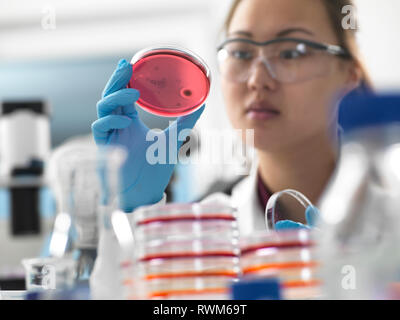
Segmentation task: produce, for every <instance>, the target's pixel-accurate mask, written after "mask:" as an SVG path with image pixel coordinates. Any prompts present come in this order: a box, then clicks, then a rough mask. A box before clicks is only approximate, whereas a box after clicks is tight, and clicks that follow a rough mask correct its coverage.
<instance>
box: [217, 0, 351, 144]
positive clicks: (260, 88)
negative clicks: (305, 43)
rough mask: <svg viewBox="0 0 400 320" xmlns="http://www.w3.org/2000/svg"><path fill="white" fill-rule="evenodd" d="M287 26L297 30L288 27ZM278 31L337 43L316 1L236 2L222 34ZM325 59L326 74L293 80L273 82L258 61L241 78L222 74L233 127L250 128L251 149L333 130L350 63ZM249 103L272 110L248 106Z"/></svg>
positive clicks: (257, 35) (265, 35) (259, 37)
mask: <svg viewBox="0 0 400 320" xmlns="http://www.w3.org/2000/svg"><path fill="white" fill-rule="evenodd" d="M293 29H301V30H294V31H290V30H293ZM286 31H287V32H286ZM283 32H284V36H285V37H291V38H301V39H308V40H313V41H316V42H322V43H329V44H337V42H338V40H337V37H336V34H335V32H334V30H333V28H332V26H331V24H330V20H329V19H328V14H327V12H326V9H325V7H324V5H323V3H322V1H321V0H279V1H278V0H242V1H241V3H240V4H239V5H238V7H237V8H236V11H235V13H234V16H233V18H232V21H231V24H230V26H229V30H228V35H229V38H232V37H235V38H248V39H253V40H255V41H258V42H264V41H267V40H271V39H274V38H277V36H278V35H279V34H281V35H282V33H283ZM327 61H328V62H329V63H331V64H332V71H331V72H329V73H327V74H325V75H322V76H321V75H319V76H318V77H314V78H311V79H308V80H306V81H301V82H295V83H281V82H279V81H277V80H275V79H274V78H272V77H271V75H270V74H269V72H268V71H267V69H266V67H265V66H264V65H263V64H261V63H260V64H258V66H257V67H256V68H255V69H254V70H253V72H252V73H251V75H250V76H249V78H248V80H247V81H246V82H241V83H237V82H232V81H230V80H228V79H225V78H223V79H222V89H223V95H224V99H225V105H226V108H227V112H228V116H229V118H230V120H231V122H232V124H233V126H234V127H235V128H236V129H254V143H255V147H256V148H257V149H260V150H265V151H280V150H285V149H292V148H295V147H296V145H297V146H298V145H301V144H302V143H307V141H309V140H310V139H312V138H313V137H320V136H321V135H325V136H327V135H328V134H330V133H331V132H333V130H335V129H336V113H337V112H336V105H337V97H338V93H343V92H344V91H345V90H346V88H347V90H348V89H349V87H350V86H351V85H353V86H354V83H355V82H356V81H357V79H355V75H354V74H355V71H354V68H355V66H354V64H353V63H351V62H349V61H345V60H343V59H339V58H337V57H335V56H332V57H329V58H328V60H327ZM335 99H336V101H335ZM253 103H254V104H255V105H257V106H258V107H259V108H266V109H268V108H270V109H271V108H272V109H274V110H275V112H270V113H268V112H265V110H264V111H254V110H251V109H250V110H249V109H248V108H249V107H250V106H251V105H252V104H253ZM254 104H253V106H254Z"/></svg>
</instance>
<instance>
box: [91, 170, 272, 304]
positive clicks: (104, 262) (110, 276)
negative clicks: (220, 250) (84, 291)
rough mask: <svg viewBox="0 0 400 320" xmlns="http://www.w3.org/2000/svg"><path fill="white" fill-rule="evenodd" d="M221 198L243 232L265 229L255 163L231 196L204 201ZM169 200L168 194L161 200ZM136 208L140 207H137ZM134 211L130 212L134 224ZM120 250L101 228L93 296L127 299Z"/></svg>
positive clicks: (209, 199) (214, 196) (109, 233)
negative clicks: (234, 215)
mask: <svg viewBox="0 0 400 320" xmlns="http://www.w3.org/2000/svg"><path fill="white" fill-rule="evenodd" d="M214 201H218V202H219V203H226V204H227V205H231V206H233V207H235V208H237V218H238V226H239V233H240V235H241V236H242V235H247V234H250V233H253V232H254V231H257V230H265V228H266V226H265V219H264V210H263V209H262V208H261V206H260V204H259V200H258V195H257V163H256V162H254V163H253V166H252V168H251V170H250V173H249V175H248V176H246V177H244V178H243V180H241V181H240V182H239V183H238V184H236V185H235V186H234V187H233V189H232V195H231V196H227V195H226V194H224V193H214V194H211V195H210V196H208V197H206V198H205V199H204V200H202V201H201V203H209V202H214ZM165 203H166V196H165V195H164V197H163V199H161V201H160V202H158V203H156V204H154V206H156V205H162V204H165ZM137 210H140V208H139V209H137ZM134 214H135V212H133V213H131V214H128V217H129V218H130V220H131V226H132V225H133V223H132V220H133V219H132V216H133V215H134ZM120 255H121V250H120V247H119V245H118V242H117V239H116V237H115V235H114V233H113V231H112V230H111V229H105V228H103V229H102V230H101V231H100V240H99V245H98V256H97V259H96V262H95V266H94V269H93V272H92V274H91V277H90V288H91V294H92V299H124V294H125V293H124V289H123V287H122V285H121V283H122V279H120V278H118V276H120V274H121V272H120V269H119V261H120Z"/></svg>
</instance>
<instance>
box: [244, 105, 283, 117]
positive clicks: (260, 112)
mask: <svg viewBox="0 0 400 320" xmlns="http://www.w3.org/2000/svg"><path fill="white" fill-rule="evenodd" d="M279 115H280V112H279V111H278V110H276V109H274V108H271V107H270V106H267V105H265V104H253V105H251V106H250V107H249V108H247V110H246V117H247V118H248V119H251V120H269V119H272V118H275V117H277V116H279Z"/></svg>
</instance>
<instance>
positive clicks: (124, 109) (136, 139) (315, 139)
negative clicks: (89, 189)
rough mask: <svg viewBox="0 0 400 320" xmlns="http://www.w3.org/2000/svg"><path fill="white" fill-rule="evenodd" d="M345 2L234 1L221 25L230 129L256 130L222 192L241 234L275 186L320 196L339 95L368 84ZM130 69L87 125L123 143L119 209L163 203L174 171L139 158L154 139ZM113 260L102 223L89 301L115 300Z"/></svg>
mask: <svg viewBox="0 0 400 320" xmlns="http://www.w3.org/2000/svg"><path fill="white" fill-rule="evenodd" d="M351 4H352V3H351V1H350V0H301V1H299V0H279V1H276V0H235V1H234V2H233V5H232V8H231V10H230V12H229V15H228V17H227V20H226V23H225V33H226V40H225V41H224V42H223V43H222V44H221V45H220V47H219V52H218V56H219V59H220V71H221V75H222V90H223V95H224V99H225V105H226V109H227V113H228V116H229V119H230V121H231V122H232V124H233V126H234V128H236V129H254V144H255V148H256V151H257V161H256V163H255V164H254V168H253V170H252V172H251V174H250V175H249V176H248V177H246V178H245V179H244V180H242V181H241V182H240V183H239V184H237V185H236V186H235V187H234V188H233V190H232V196H231V197H230V198H229V201H232V204H233V205H235V206H236V207H237V208H238V214H239V215H238V221H239V229H240V233H241V234H248V233H251V232H253V231H254V230H257V229H265V221H264V210H265V205H266V202H267V201H268V198H269V196H270V195H271V194H272V193H274V192H277V191H281V190H284V189H287V188H290V189H295V190H297V191H300V192H302V193H303V194H304V195H306V196H307V197H308V198H309V199H310V200H311V201H312V202H313V203H318V200H319V198H320V196H321V194H322V193H323V190H324V188H325V187H326V185H327V183H328V181H329V179H330V177H331V175H332V173H333V171H334V170H335V166H336V163H337V159H338V153H339V125H338V119H337V118H338V115H337V114H338V110H337V109H338V104H339V101H340V99H341V98H342V97H343V96H344V95H346V94H347V93H349V92H350V91H352V90H354V89H356V88H357V87H358V86H360V85H361V84H362V83H364V84H365V85H367V86H368V84H369V81H368V77H367V74H366V73H365V71H364V69H363V67H362V64H361V61H360V58H359V54H358V53H357V46H356V39H355V30H353V29H345V28H343V27H342V20H343V18H344V15H343V14H342V8H343V7H344V6H346V5H351ZM131 76H132V67H131V65H130V64H129V63H127V62H126V61H124V60H122V61H121V62H120V63H119V65H118V68H117V70H116V71H115V72H114V74H113V75H112V76H111V78H110V80H109V82H108V83H107V85H106V88H105V89H104V92H103V98H102V99H101V100H100V101H99V102H98V104H97V111H98V117H99V119H98V120H97V121H95V122H94V123H93V125H92V131H93V135H94V138H95V141H96V143H97V144H99V145H100V144H111V145H113V144H118V145H123V146H124V147H126V148H127V150H128V158H127V161H126V163H125V165H124V167H123V169H122V174H123V177H122V180H123V181H122V185H123V187H122V190H121V194H120V196H121V198H120V201H121V206H122V209H123V210H124V211H125V212H132V211H133V210H135V209H137V208H138V207H140V206H143V205H151V204H156V203H164V202H165V201H166V199H165V196H164V190H165V188H166V187H167V185H168V183H169V180H170V178H171V175H172V172H173V170H174V165H173V164H156V165H150V164H149V163H148V162H147V161H146V150H147V148H148V146H149V144H150V143H152V142H149V141H146V134H147V132H148V130H149V129H148V128H147V127H146V126H145V125H144V124H143V123H142V122H141V120H140V119H139V117H138V114H137V111H136V110H135V107H134V103H135V101H137V100H138V98H139V92H138V91H136V90H134V89H126V86H127V84H128V82H129V80H130V78H131ZM203 109H204V106H203V107H202V108H200V109H199V110H197V111H196V112H195V113H193V114H190V115H187V116H183V117H180V118H178V119H177V120H176V121H175V122H174V123H173V124H172V125H171V126H170V127H169V128H167V129H166V130H165V133H166V134H167V136H168V133H169V130H171V128H174V129H177V130H178V132H179V131H181V130H183V129H192V128H193V127H194V125H195V123H196V121H197V120H198V118H199V117H200V115H201V113H202V112H203ZM117 112H118V114H117ZM186 131H187V130H186ZM177 147H178V148H179V147H180V145H178V146H177ZM218 197H219V195H211V196H210V197H209V199H213V198H214V199H215V198H218ZM204 201H206V200H204ZM284 205H285V209H286V210H285V211H284V214H282V213H281V212H280V214H281V216H279V217H277V219H276V220H282V221H278V222H277V223H280V222H293V225H296V223H297V224H298V223H301V225H302V226H303V225H304V224H307V223H308V222H309V221H307V219H305V217H304V211H301V212H297V211H296V210H295V208H294V207H293V204H291V203H284ZM294 221H296V223H295V222H294ZM118 257H119V256H118V245H117V244H116V243H115V240H113V235H112V233H111V232H108V231H107V230H105V231H104V230H103V232H102V233H101V234H100V242H99V246H98V257H97V260H96V264H95V268H94V270H93V273H92V275H91V279H90V283H91V288H92V293H93V297H94V298H95V299H97V298H99V299H101V298H120V296H118V292H121V285H120V284H119V283H117V282H118V281H115V276H114V275H115V274H116V273H115V272H116V271H118V263H117V261H118Z"/></svg>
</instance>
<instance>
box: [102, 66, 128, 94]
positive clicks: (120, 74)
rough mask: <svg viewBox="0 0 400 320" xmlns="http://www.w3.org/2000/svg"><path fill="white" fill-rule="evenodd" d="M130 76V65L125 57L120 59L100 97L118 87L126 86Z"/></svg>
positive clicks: (114, 90)
mask: <svg viewBox="0 0 400 320" xmlns="http://www.w3.org/2000/svg"><path fill="white" fill-rule="evenodd" d="M131 77H132V66H131V65H130V64H129V63H128V62H127V61H126V60H125V59H122V60H120V61H119V63H118V66H117V68H116V69H115V71H114V73H113V74H112V75H111V77H110V79H109V80H108V82H107V84H106V87H105V88H104V90H103V94H102V97H103V98H104V97H106V96H108V95H110V94H112V93H114V92H117V91H118V90H120V89H123V88H126V86H127V85H128V83H129V80H130V79H131Z"/></svg>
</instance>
